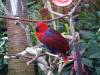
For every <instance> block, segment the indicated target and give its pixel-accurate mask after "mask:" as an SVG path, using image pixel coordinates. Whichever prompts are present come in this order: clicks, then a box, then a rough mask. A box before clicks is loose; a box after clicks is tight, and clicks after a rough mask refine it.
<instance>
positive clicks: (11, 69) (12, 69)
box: [6, 0, 34, 75]
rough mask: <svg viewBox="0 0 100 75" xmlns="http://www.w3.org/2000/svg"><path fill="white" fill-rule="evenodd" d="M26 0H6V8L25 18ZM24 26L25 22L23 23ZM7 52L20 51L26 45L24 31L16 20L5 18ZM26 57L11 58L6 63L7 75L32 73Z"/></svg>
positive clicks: (31, 66)
mask: <svg viewBox="0 0 100 75" xmlns="http://www.w3.org/2000/svg"><path fill="white" fill-rule="evenodd" d="M26 1H27V0H6V4H7V9H8V10H9V12H10V13H11V15H13V16H15V17H16V16H17V17H19V18H27V6H26V3H27V2H26ZM23 25H24V26H25V25H26V23H23ZM7 35H8V47H9V51H8V53H9V54H15V53H17V52H21V51H22V50H24V49H25V48H26V47H27V46H28V42H27V37H26V33H25V31H24V30H23V28H22V27H21V26H20V25H16V21H14V20H7ZM25 61H26V59H11V60H10V61H9V64H8V75H34V69H33V65H30V66H27V65H26V63H25Z"/></svg>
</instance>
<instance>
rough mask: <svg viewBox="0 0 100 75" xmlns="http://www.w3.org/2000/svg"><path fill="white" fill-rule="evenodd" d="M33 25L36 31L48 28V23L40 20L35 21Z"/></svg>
mask: <svg viewBox="0 0 100 75" xmlns="http://www.w3.org/2000/svg"><path fill="white" fill-rule="evenodd" d="M34 25H35V29H36V32H45V31H46V30H48V25H47V24H46V23H44V22H42V21H39V22H36V23H35V24H34Z"/></svg>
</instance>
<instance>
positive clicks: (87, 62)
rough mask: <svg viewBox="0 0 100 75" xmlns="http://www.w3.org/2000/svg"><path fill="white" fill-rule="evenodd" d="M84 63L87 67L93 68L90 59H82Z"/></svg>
mask: <svg viewBox="0 0 100 75" xmlns="http://www.w3.org/2000/svg"><path fill="white" fill-rule="evenodd" d="M82 62H83V63H84V64H85V65H87V66H88V67H90V68H93V64H92V60H89V59H87V58H83V59H82Z"/></svg>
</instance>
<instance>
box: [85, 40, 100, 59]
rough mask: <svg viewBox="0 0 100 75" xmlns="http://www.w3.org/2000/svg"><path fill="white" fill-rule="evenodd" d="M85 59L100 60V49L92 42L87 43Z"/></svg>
mask: <svg viewBox="0 0 100 75" xmlns="http://www.w3.org/2000/svg"><path fill="white" fill-rule="evenodd" d="M85 56H86V57H87V58H100V47H99V46H98V43H97V42H96V41H94V40H91V41H89V45H88V49H87V51H86V53H85Z"/></svg>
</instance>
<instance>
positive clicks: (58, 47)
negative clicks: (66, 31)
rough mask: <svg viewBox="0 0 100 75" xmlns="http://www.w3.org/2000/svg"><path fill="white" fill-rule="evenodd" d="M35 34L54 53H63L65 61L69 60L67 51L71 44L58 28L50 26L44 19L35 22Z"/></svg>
mask: <svg viewBox="0 0 100 75" xmlns="http://www.w3.org/2000/svg"><path fill="white" fill-rule="evenodd" d="M35 27H36V32H35V35H36V36H37V38H38V39H39V41H40V42H41V43H43V44H44V45H45V46H46V47H47V48H48V50H49V52H50V53H52V54H59V53H60V54H61V56H62V57H63V58H64V61H65V62H66V61H67V56H66V52H67V51H68V50H69V44H68V42H67V41H66V39H65V38H64V37H63V36H62V35H61V34H60V33H59V32H57V31H56V30H54V29H52V28H49V27H48V25H47V24H46V23H44V22H42V21H38V22H37V23H35Z"/></svg>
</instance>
